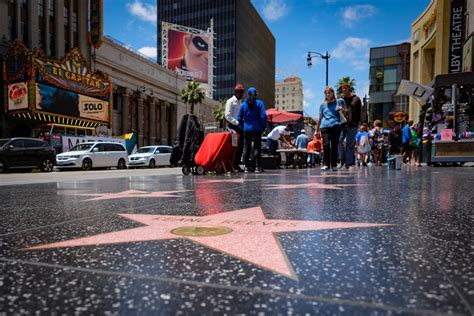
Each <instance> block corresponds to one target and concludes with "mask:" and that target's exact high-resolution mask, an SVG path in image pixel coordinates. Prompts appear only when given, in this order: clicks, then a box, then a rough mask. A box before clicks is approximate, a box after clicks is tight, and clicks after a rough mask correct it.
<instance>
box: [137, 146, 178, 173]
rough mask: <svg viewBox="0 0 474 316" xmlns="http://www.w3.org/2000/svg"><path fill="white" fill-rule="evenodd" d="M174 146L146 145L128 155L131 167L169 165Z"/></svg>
mask: <svg viewBox="0 0 474 316" xmlns="http://www.w3.org/2000/svg"><path fill="white" fill-rule="evenodd" d="M171 150H172V147H170V146H145V147H141V148H140V149H138V151H137V152H136V153H134V154H133V155H130V156H129V157H128V166H129V167H149V168H155V167H156V166H169V165H170V156H171Z"/></svg>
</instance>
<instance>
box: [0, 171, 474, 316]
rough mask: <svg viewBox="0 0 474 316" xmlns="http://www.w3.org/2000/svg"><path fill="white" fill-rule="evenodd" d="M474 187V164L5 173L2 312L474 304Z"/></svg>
mask: <svg viewBox="0 0 474 316" xmlns="http://www.w3.org/2000/svg"><path fill="white" fill-rule="evenodd" d="M0 177H1V175H0ZM0 180H1V178H0ZM473 186H474V168H469V167H464V168H426V167H423V168H420V169H415V168H411V169H404V170H402V171H396V172H394V171H391V173H389V172H388V171H387V169H386V168H375V167H368V168H362V169H360V170H356V171H353V172H346V171H338V172H324V173H323V172H321V171H320V170H317V169H307V170H275V171H271V170H269V171H267V172H266V173H264V174H248V175H247V174H245V175H243V174H239V175H234V176H181V175H172V174H166V175H161V176H160V175H154V174H150V175H149V176H140V177H133V176H131V177H128V176H127V177H117V178H115V179H110V178H107V179H94V180H80V181H67V182H51V183H38V184H29V185H10V186H8V185H7V186H1V187H0V216H1V221H0V242H1V248H0V315H3V314H5V315H10V314H35V313H37V314H66V315H73V314H94V315H102V314H107V315H109V314H110V315H115V314H119V315H134V314H140V315H147V314H149V315H158V314H213V313H215V314H258V313H263V314H268V315H274V314H297V315H302V314H303V315H304V314H309V315H313V314H321V315H392V314H393V315H446V314H454V315H472V314H474V242H473V240H474V230H473V227H474V218H473V209H474V207H473V201H474V199H473V195H474V194H473V193H472V192H473V191H472V187H473Z"/></svg>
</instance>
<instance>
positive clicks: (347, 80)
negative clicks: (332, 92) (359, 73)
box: [336, 76, 356, 98]
mask: <svg viewBox="0 0 474 316" xmlns="http://www.w3.org/2000/svg"><path fill="white" fill-rule="evenodd" d="M344 84H348V85H349V87H351V91H352V93H354V92H355V86H356V80H355V79H351V77H349V76H344V77H342V78H341V79H339V81H338V82H337V86H336V91H337V96H338V97H339V98H340V97H342V89H341V87H342V85H344Z"/></svg>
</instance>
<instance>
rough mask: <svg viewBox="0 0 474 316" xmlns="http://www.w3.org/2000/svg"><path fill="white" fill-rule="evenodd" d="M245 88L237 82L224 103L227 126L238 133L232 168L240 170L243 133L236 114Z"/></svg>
mask: <svg viewBox="0 0 474 316" xmlns="http://www.w3.org/2000/svg"><path fill="white" fill-rule="evenodd" d="M244 93H245V88H244V86H243V85H241V84H240V83H238V84H237V85H236V86H235V88H234V95H233V96H232V97H231V98H230V99H228V100H227V102H226V104H225V119H226V121H227V123H228V127H229V128H230V129H232V130H234V131H235V132H236V133H237V134H238V135H239V142H238V144H237V152H236V153H235V158H234V170H235V171H238V172H242V171H243V170H242V168H240V161H241V159H242V152H243V150H244V135H243V131H242V128H241V127H240V125H239V121H238V120H237V116H238V115H239V111H240V107H241V106H242V98H243V97H244Z"/></svg>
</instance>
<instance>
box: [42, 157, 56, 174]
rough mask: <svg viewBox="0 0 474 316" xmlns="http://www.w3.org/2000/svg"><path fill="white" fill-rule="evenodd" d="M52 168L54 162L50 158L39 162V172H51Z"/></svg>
mask: <svg viewBox="0 0 474 316" xmlns="http://www.w3.org/2000/svg"><path fill="white" fill-rule="evenodd" d="M53 168H54V162H53V159H51V158H45V159H43V161H41V165H40V169H41V172H52V171H53Z"/></svg>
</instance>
